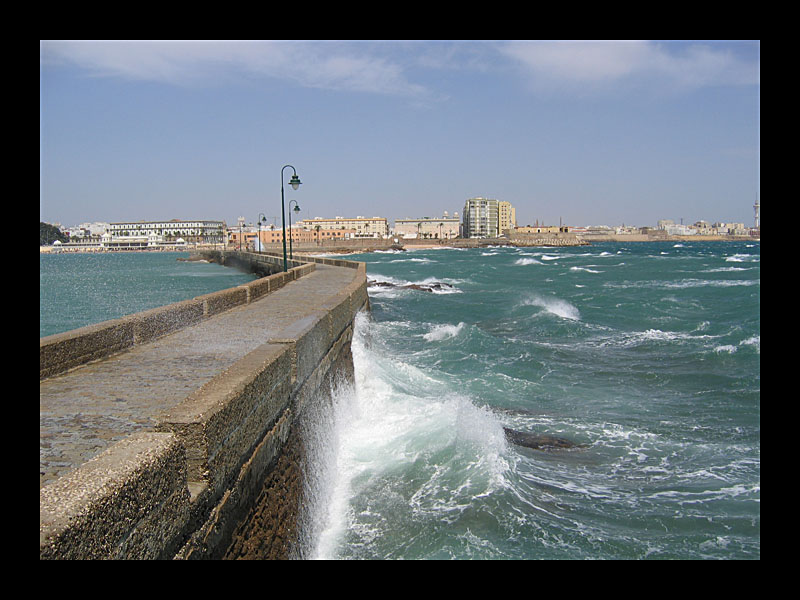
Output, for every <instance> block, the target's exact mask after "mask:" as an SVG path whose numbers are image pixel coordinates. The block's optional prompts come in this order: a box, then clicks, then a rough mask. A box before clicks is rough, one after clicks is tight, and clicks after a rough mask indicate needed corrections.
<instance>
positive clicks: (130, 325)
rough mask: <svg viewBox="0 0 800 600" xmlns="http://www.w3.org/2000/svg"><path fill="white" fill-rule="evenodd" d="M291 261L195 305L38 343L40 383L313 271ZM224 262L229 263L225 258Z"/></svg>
mask: <svg viewBox="0 0 800 600" xmlns="http://www.w3.org/2000/svg"><path fill="white" fill-rule="evenodd" d="M217 254H220V253H219V252H218V253H217ZM223 254H224V253H223ZM227 254H231V253H227ZM293 262H294V263H295V264H294V266H293V267H292V268H291V269H289V271H287V272H286V273H283V272H280V273H272V274H269V275H266V276H264V277H261V278H259V279H256V280H255V281H251V282H248V283H245V284H242V285H240V286H236V287H233V288H229V289H226V290H221V291H219V292H212V293H209V294H204V295H202V296H197V297H196V298H192V299H191V300H184V301H181V302H175V303H173V304H168V305H166V306H160V307H158V308H153V309H151V310H146V311H142V312H139V313H135V314H132V315H128V316H125V317H121V318H119V319H112V320H109V321H104V322H102V323H96V324H94V325H87V326H85V327H80V328H78V329H73V330H71V331H65V332H63V333H56V334H53V335H49V336H45V337H42V338H39V380H42V379H46V378H48V377H52V376H54V375H58V374H60V373H63V372H65V371H68V370H69V369H72V368H74V367H78V366H80V365H83V364H86V363H88V362H90V361H94V360H97V359H100V358H106V357H108V356H111V355H112V354H116V353H118V352H122V351H124V350H128V349H130V348H133V347H134V346H137V345H140V344H146V343H148V342H151V341H153V340H156V339H158V338H160V337H162V336H165V335H168V334H170V333H173V332H175V331H177V330H179V329H182V328H184V327H188V326H190V325H194V324H196V323H199V322H200V321H201V320H203V319H206V318H209V317H212V316H214V315H216V314H219V313H221V312H224V311H227V310H230V309H232V308H235V307H237V306H241V305H243V304H249V303H250V302H254V301H255V300H258V299H259V298H262V297H263V296H265V295H266V294H269V293H271V292H274V291H275V290H277V289H280V288H281V287H283V286H284V285H286V283H288V282H289V281H295V280H296V279H299V278H300V277H303V276H305V275H307V274H309V273H311V272H312V271H313V270H314V269H315V265H314V264H313V263H307V264H304V263H301V262H300V261H293ZM221 263H222V264H225V262H224V259H223V260H222V261H221ZM244 264H246V263H244ZM254 264H258V265H259V267H260V268H261V269H263V271H262V272H265V271H269V269H270V268H272V269H273V270H274V269H276V268H277V264H276V263H275V262H274V261H272V262H270V260H269V259H268V258H267V257H264V259H263V260H260V261H258V262H257V263H254ZM253 272H258V270H254V271H253Z"/></svg>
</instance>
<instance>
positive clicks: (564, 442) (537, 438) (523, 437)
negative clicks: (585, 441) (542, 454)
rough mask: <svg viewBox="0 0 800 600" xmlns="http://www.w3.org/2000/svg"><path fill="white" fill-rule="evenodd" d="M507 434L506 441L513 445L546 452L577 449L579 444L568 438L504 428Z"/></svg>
mask: <svg viewBox="0 0 800 600" xmlns="http://www.w3.org/2000/svg"><path fill="white" fill-rule="evenodd" d="M503 431H504V432H505V434H506V439H508V441H509V442H511V443H512V444H516V445H517V446H525V447H526V448H534V449H536V450H546V449H549V448H577V447H579V445H578V444H576V443H575V442H571V441H570V440H568V439H566V438H560V437H556V436H553V435H541V434H538V433H526V432H524V431H516V430H515V429H509V428H508V427H503Z"/></svg>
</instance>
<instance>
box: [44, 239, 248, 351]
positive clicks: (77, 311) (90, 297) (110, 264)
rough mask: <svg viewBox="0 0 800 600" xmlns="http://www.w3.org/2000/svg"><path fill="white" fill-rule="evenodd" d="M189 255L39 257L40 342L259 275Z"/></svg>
mask: <svg viewBox="0 0 800 600" xmlns="http://www.w3.org/2000/svg"><path fill="white" fill-rule="evenodd" d="M189 256H190V254H189V252H98V253H84V252H76V253H66V252H65V253H58V254H50V253H40V254H39V337H44V336H48V335H53V334H55V333H62V332H64V331H71V330H72V329H77V328H78V327H84V326H86V325H92V324H94V323H100V322H102V321H108V320H110V319H118V318H120V317H124V316H126V315H129V314H133V313H137V312H141V311H143V310H149V309H151V308H157V307H159V306H164V305H166V304H172V303H173V302H180V301H182V300H188V299H190V298H194V297H196V296H202V295H203V294H208V293H211V292H218V291H220V290H224V289H227V288H229V287H235V286H237V285H241V284H243V283H246V282H248V281H253V280H254V279H255V276H254V275H252V274H249V273H243V272H241V271H237V270H236V269H232V268H230V267H224V266H222V265H218V264H214V263H209V262H205V261H191V262H189V261H180V260H178V259H179V258H188V257H189Z"/></svg>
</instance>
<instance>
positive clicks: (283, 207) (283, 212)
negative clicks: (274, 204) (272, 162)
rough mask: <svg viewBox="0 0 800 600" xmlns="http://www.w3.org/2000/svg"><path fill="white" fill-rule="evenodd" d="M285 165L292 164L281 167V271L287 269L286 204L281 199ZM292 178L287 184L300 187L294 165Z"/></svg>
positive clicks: (294, 187)
mask: <svg viewBox="0 0 800 600" xmlns="http://www.w3.org/2000/svg"><path fill="white" fill-rule="evenodd" d="M287 167H292V165H284V166H283V169H281V224H282V225H283V272H284V273H285V272H286V271H287V270H288V269H287V268H286V266H287V265H286V204H285V202H284V199H283V170H284V169H286V168H287ZM292 172H293V173H294V175H292V178H291V179H290V180H289V185H291V186H292V189H294V190H296V189H297V188H298V187H300V184H301V183H302V182H301V181H300V178H299V177H298V176H297V171H296V170H295V168H294V167H292Z"/></svg>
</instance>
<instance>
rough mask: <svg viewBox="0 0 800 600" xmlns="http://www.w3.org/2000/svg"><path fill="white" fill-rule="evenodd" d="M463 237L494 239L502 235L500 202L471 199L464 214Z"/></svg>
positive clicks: (487, 199) (490, 199)
mask: <svg viewBox="0 0 800 600" xmlns="http://www.w3.org/2000/svg"><path fill="white" fill-rule="evenodd" d="M462 220H463V230H462V235H463V236H464V237H466V238H494V237H498V236H499V235H500V201H499V200H496V199H494V198H470V199H468V200H467V201H466V203H465V204H464V212H463V213H462Z"/></svg>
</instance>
